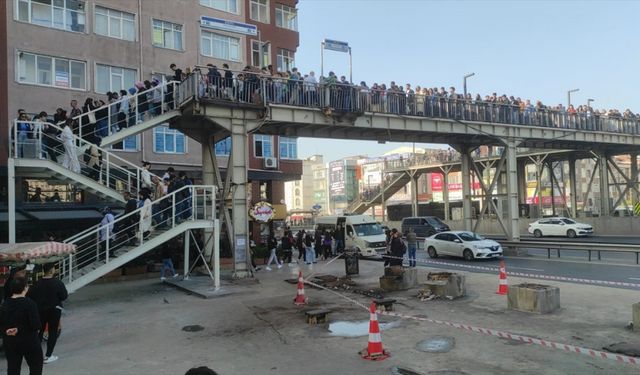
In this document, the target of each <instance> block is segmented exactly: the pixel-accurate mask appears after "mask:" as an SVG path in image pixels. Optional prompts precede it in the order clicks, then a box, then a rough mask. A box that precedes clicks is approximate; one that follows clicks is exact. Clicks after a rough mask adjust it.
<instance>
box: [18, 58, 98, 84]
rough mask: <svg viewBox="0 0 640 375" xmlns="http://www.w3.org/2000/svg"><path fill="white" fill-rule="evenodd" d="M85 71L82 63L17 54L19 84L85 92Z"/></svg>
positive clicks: (85, 65)
mask: <svg viewBox="0 0 640 375" xmlns="http://www.w3.org/2000/svg"><path fill="white" fill-rule="evenodd" d="M86 70H87V64H86V63H85V62H84V61H76V60H69V59H63V58H59V57H51V56H44V55H36V54H32V53H26V52H18V72H17V73H18V82H20V83H29V84H34V85H43V86H51V87H62V88H70V89H78V90H85V89H86V88H87V85H86Z"/></svg>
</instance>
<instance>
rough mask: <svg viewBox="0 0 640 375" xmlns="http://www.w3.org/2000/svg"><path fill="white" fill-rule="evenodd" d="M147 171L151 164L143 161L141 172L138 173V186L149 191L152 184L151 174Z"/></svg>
mask: <svg viewBox="0 0 640 375" xmlns="http://www.w3.org/2000/svg"><path fill="white" fill-rule="evenodd" d="M149 169H151V163H149V162H147V161H143V162H142V171H140V186H141V187H143V188H147V189H151V188H152V187H153V183H152V182H151V173H150V172H149Z"/></svg>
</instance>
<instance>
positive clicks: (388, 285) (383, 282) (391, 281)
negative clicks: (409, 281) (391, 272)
mask: <svg viewBox="0 0 640 375" xmlns="http://www.w3.org/2000/svg"><path fill="white" fill-rule="evenodd" d="M380 289H382V290H384V291H385V292H395V291H398V290H403V285H402V277H398V276H382V277H380Z"/></svg>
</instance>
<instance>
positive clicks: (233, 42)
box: [200, 30, 240, 61]
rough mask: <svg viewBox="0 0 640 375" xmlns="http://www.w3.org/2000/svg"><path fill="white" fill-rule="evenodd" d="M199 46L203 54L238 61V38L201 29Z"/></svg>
mask: <svg viewBox="0 0 640 375" xmlns="http://www.w3.org/2000/svg"><path fill="white" fill-rule="evenodd" d="M200 48H201V52H202V54H203V55H204V56H208V57H214V58H216V59H222V60H230V61H240V39H239V38H234V37H231V36H226V35H221V34H216V33H212V32H209V31H204V30H203V31H202V35H201V41H200Z"/></svg>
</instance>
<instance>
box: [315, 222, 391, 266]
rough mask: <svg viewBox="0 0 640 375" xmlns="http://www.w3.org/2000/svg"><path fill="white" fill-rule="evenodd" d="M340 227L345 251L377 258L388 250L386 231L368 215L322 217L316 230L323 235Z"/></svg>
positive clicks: (317, 223)
mask: <svg viewBox="0 0 640 375" xmlns="http://www.w3.org/2000/svg"><path fill="white" fill-rule="evenodd" d="M338 225H340V227H341V228H342V230H343V231H344V238H345V249H350V248H355V249H357V250H358V253H360V255H362V256H368V257H369V256H377V255H379V254H382V253H384V251H385V250H386V248H387V243H386V237H385V235H384V231H383V230H382V227H381V226H380V224H379V223H378V222H376V221H375V220H374V219H373V218H372V217H371V216H367V215H345V216H320V217H317V218H316V228H317V229H320V230H321V231H322V232H323V233H324V231H325V230H330V231H331V232H332V233H333V232H335V231H336V228H338Z"/></svg>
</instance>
